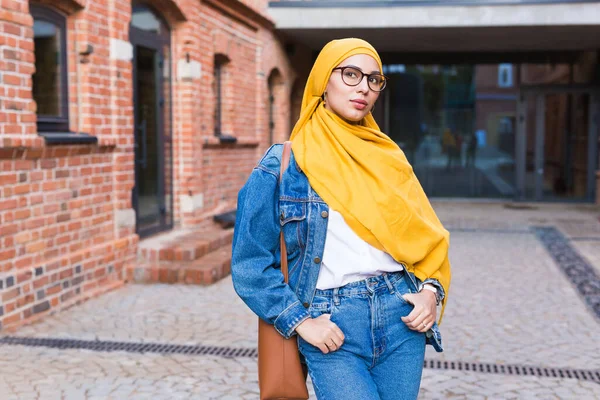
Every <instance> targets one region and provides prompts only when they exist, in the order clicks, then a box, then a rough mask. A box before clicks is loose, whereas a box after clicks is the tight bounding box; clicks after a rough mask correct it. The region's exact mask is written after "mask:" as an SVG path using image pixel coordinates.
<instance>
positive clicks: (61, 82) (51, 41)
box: [31, 5, 69, 132]
mask: <svg viewBox="0 0 600 400" xmlns="http://www.w3.org/2000/svg"><path fill="white" fill-rule="evenodd" d="M31 15H32V16H33V41H34V46H35V50H34V53H35V73H34V74H33V76H32V81H33V88H32V94H33V99H34V100H35V102H36V103H37V120H38V131H39V132H68V131H69V101H68V82H67V52H66V49H67V40H66V33H67V30H66V18H65V17H64V16H63V15H61V14H59V13H58V12H56V11H53V10H52V9H50V8H46V7H42V6H37V5H36V6H34V5H32V6H31Z"/></svg>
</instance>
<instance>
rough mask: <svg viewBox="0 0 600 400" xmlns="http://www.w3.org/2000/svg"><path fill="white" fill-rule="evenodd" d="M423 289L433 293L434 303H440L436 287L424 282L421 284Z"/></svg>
mask: <svg viewBox="0 0 600 400" xmlns="http://www.w3.org/2000/svg"><path fill="white" fill-rule="evenodd" d="M423 289H427V290H429V291H431V292H433V294H435V303H436V305H438V304H440V296H438V291H437V288H436V287H435V286H433V285H431V284H429V283H426V284H424V285H423Z"/></svg>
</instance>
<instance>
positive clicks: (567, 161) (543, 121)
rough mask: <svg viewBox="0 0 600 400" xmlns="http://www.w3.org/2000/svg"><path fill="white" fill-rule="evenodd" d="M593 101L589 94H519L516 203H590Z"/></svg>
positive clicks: (560, 91) (550, 90)
mask: <svg viewBox="0 0 600 400" xmlns="http://www.w3.org/2000/svg"><path fill="white" fill-rule="evenodd" d="M596 103H597V100H596V96H595V95H594V94H593V92H592V91H590V90H569V89H568V88H564V89H560V88H538V89H536V90H524V93H522V94H521V101H520V104H519V114H520V121H521V123H520V126H519V139H520V142H521V143H520V146H519V147H520V152H521V157H520V159H521V163H519V164H520V187H521V188H522V191H521V194H522V196H521V198H522V199H524V200H531V201H593V200H594V198H595V186H596V184H595V173H596V169H597V167H598V163H597V157H598V126H597V118H596V117H595V116H596V115H597V112H598V111H597V110H598V107H597V104H596Z"/></svg>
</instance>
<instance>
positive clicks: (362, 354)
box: [298, 272, 425, 400]
mask: <svg viewBox="0 0 600 400" xmlns="http://www.w3.org/2000/svg"><path fill="white" fill-rule="evenodd" d="M406 279H408V278H406ZM410 287H411V286H410V285H409V284H407V282H406V281H405V273H404V272H395V273H389V274H383V275H380V276H376V277H372V278H368V279H365V280H362V281H359V282H352V283H349V284H347V285H345V286H343V287H340V288H336V289H328V290H317V291H316V293H315V297H314V301H313V303H312V304H311V306H310V308H309V312H310V314H311V317H313V318H316V317H318V316H319V315H321V314H325V313H329V314H331V321H333V322H334V323H335V324H337V325H338V326H339V327H340V329H341V330H342V332H343V333H344V335H345V341H344V343H343V344H342V346H341V347H340V348H339V349H338V350H337V351H334V352H332V353H329V354H323V353H322V352H321V351H320V350H319V349H318V348H317V347H314V346H312V345H311V344H309V343H308V342H306V341H305V340H304V339H302V338H301V337H300V336H298V347H299V349H300V352H301V353H302V355H303V356H304V358H305V360H306V364H307V366H308V370H309V373H310V377H311V380H312V382H313V385H314V388H315V393H316V395H317V397H318V398H319V399H321V400H336V399H340V400H342V399H343V400H354V399H356V400H378V399H381V400H389V399H411V400H412V399H416V398H417V395H418V394H419V386H420V383H421V374H422V372H423V360H424V358H425V334H424V333H419V332H416V331H413V330H410V329H409V328H408V327H407V326H406V325H405V324H404V322H402V320H401V319H400V317H402V316H406V315H408V314H409V313H410V312H411V311H412V309H413V306H412V305H411V304H409V303H407V302H406V301H405V300H404V299H403V298H402V295H403V294H406V293H409V292H410V291H411V290H410Z"/></svg>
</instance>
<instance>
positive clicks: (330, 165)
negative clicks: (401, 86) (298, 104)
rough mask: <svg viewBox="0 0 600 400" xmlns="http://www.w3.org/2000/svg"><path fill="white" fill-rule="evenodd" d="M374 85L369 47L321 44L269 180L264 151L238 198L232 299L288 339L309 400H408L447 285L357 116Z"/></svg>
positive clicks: (434, 251) (410, 202)
mask: <svg viewBox="0 0 600 400" xmlns="http://www.w3.org/2000/svg"><path fill="white" fill-rule="evenodd" d="M385 83H386V81H385V77H384V76H383V74H382V64H381V60H380V58H379V55H378V54H377V52H376V51H375V49H374V48H373V47H372V46H371V45H370V44H369V43H367V42H365V41H363V40H360V39H343V40H335V41H332V42H330V43H328V44H327V45H326V46H325V47H324V48H323V49H322V51H321V53H320V54H319V56H318V58H317V60H316V61H315V64H314V66H313V68H312V71H311V74H310V76H309V78H308V82H307V84H306V88H305V91H304V97H303V100H302V110H301V113H300V118H299V120H298V122H297V124H296V126H295V127H294V130H293V132H292V135H291V140H292V155H291V158H290V164H289V167H288V168H287V170H286V171H285V173H284V174H283V178H282V182H281V184H278V177H279V165H280V160H281V153H282V145H275V146H273V147H271V148H270V149H269V150H268V151H267V153H266V154H265V155H264V156H263V158H262V159H261V160H260V162H259V163H258V165H257V166H256V167H255V168H254V170H253V171H252V174H251V175H250V178H249V179H248V182H247V183H246V184H245V186H244V187H243V188H242V190H241V191H240V194H239V198H238V211H237V220H236V226H235V234H234V239H233V258H232V275H233V283H234V287H235V290H236V292H237V293H238V294H239V296H240V297H241V298H242V299H243V300H244V301H245V302H246V304H247V305H248V306H249V307H250V308H251V309H252V310H253V311H254V312H255V313H256V314H257V315H258V316H259V317H260V318H262V319H263V320H265V321H267V322H269V323H271V324H274V325H275V328H276V329H277V331H278V332H279V333H281V335H283V336H284V337H286V338H289V337H291V336H292V335H294V334H296V335H297V336H298V339H297V340H298V346H299V349H300V352H301V354H302V355H303V356H304V358H305V360H306V364H307V366H308V369H309V373H310V376H311V379H312V382H313V386H314V388H315V392H316V394H317V397H318V398H319V399H326V400H332V399H344V400H349V399H357V400H365V399H415V398H416V397H417V394H418V391H419V385H420V379H421V373H422V368H423V359H424V353H425V344H426V342H427V343H430V344H432V345H433V346H434V347H435V348H436V350H437V351H442V347H441V337H440V335H439V331H438V328H437V323H436V321H435V318H436V304H437V303H439V302H440V301H443V302H444V303H445V298H446V296H445V293H447V292H448V286H449V283H450V263H449V261H448V245H449V235H448V232H447V231H446V230H445V229H444V228H443V226H442V225H441V223H440V222H439V220H438V218H437V217H436V215H435V213H434V211H433V209H432V208H431V206H430V204H429V202H428V200H427V198H426V196H425V194H424V192H423V190H422V188H421V186H420V184H419V182H418V181H417V178H416V177H415V175H414V173H413V170H412V167H411V166H410V165H409V163H408V161H407V160H406V157H405V156H404V154H403V152H402V151H401V150H400V149H399V147H398V146H397V145H396V143H394V142H393V141H392V140H390V139H389V137H388V136H386V135H385V134H383V133H382V132H381V131H380V130H379V128H378V126H377V124H376V123H375V120H374V119H373V116H372V115H371V111H372V109H373V106H374V104H375V101H376V100H377V98H378V97H379V94H380V92H381V90H383V89H384V87H385ZM281 229H282V230H283V232H284V235H285V241H286V245H287V251H288V265H289V284H285V283H284V281H283V278H282V274H281V271H279V269H278V267H279V263H280V260H279V257H280V255H279V242H278V239H279V232H280V230H281ZM442 311H443V308H442Z"/></svg>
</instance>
